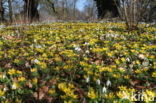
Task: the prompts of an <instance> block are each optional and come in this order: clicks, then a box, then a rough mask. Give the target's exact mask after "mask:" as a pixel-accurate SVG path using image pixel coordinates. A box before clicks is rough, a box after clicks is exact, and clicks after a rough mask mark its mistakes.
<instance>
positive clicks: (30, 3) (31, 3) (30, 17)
mask: <svg viewBox="0 0 156 103" xmlns="http://www.w3.org/2000/svg"><path fill="white" fill-rule="evenodd" d="M24 2H25V4H24V13H25V15H24V16H25V20H26V21H28V22H33V21H39V13H38V10H37V7H38V0H24Z"/></svg>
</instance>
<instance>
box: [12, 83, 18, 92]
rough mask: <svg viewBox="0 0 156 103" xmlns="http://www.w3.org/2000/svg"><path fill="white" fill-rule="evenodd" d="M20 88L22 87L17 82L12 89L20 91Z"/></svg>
mask: <svg viewBox="0 0 156 103" xmlns="http://www.w3.org/2000/svg"><path fill="white" fill-rule="evenodd" d="M19 87H20V85H19V84H18V83H17V82H14V83H13V84H12V89H13V90H15V89H18V88H19Z"/></svg>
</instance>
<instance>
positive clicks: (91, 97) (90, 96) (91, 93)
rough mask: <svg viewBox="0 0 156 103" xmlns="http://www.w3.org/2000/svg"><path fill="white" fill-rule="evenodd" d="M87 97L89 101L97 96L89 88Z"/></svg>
mask: <svg viewBox="0 0 156 103" xmlns="http://www.w3.org/2000/svg"><path fill="white" fill-rule="evenodd" d="M88 97H89V98H90V99H96V98H97V94H96V93H95V91H94V89H93V88H89V92H88Z"/></svg>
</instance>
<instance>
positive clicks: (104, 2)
mask: <svg viewBox="0 0 156 103" xmlns="http://www.w3.org/2000/svg"><path fill="white" fill-rule="evenodd" d="M94 1H95V2H96V6H97V11H98V18H99V19H102V18H104V17H105V15H106V13H107V12H110V13H112V17H117V16H119V12H118V9H117V6H116V5H115V2H114V0H94ZM117 4H119V2H117Z"/></svg>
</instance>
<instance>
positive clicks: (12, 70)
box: [8, 69, 16, 75]
mask: <svg viewBox="0 0 156 103" xmlns="http://www.w3.org/2000/svg"><path fill="white" fill-rule="evenodd" d="M8 74H9V75H14V74H16V70H15V69H9V71H8Z"/></svg>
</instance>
